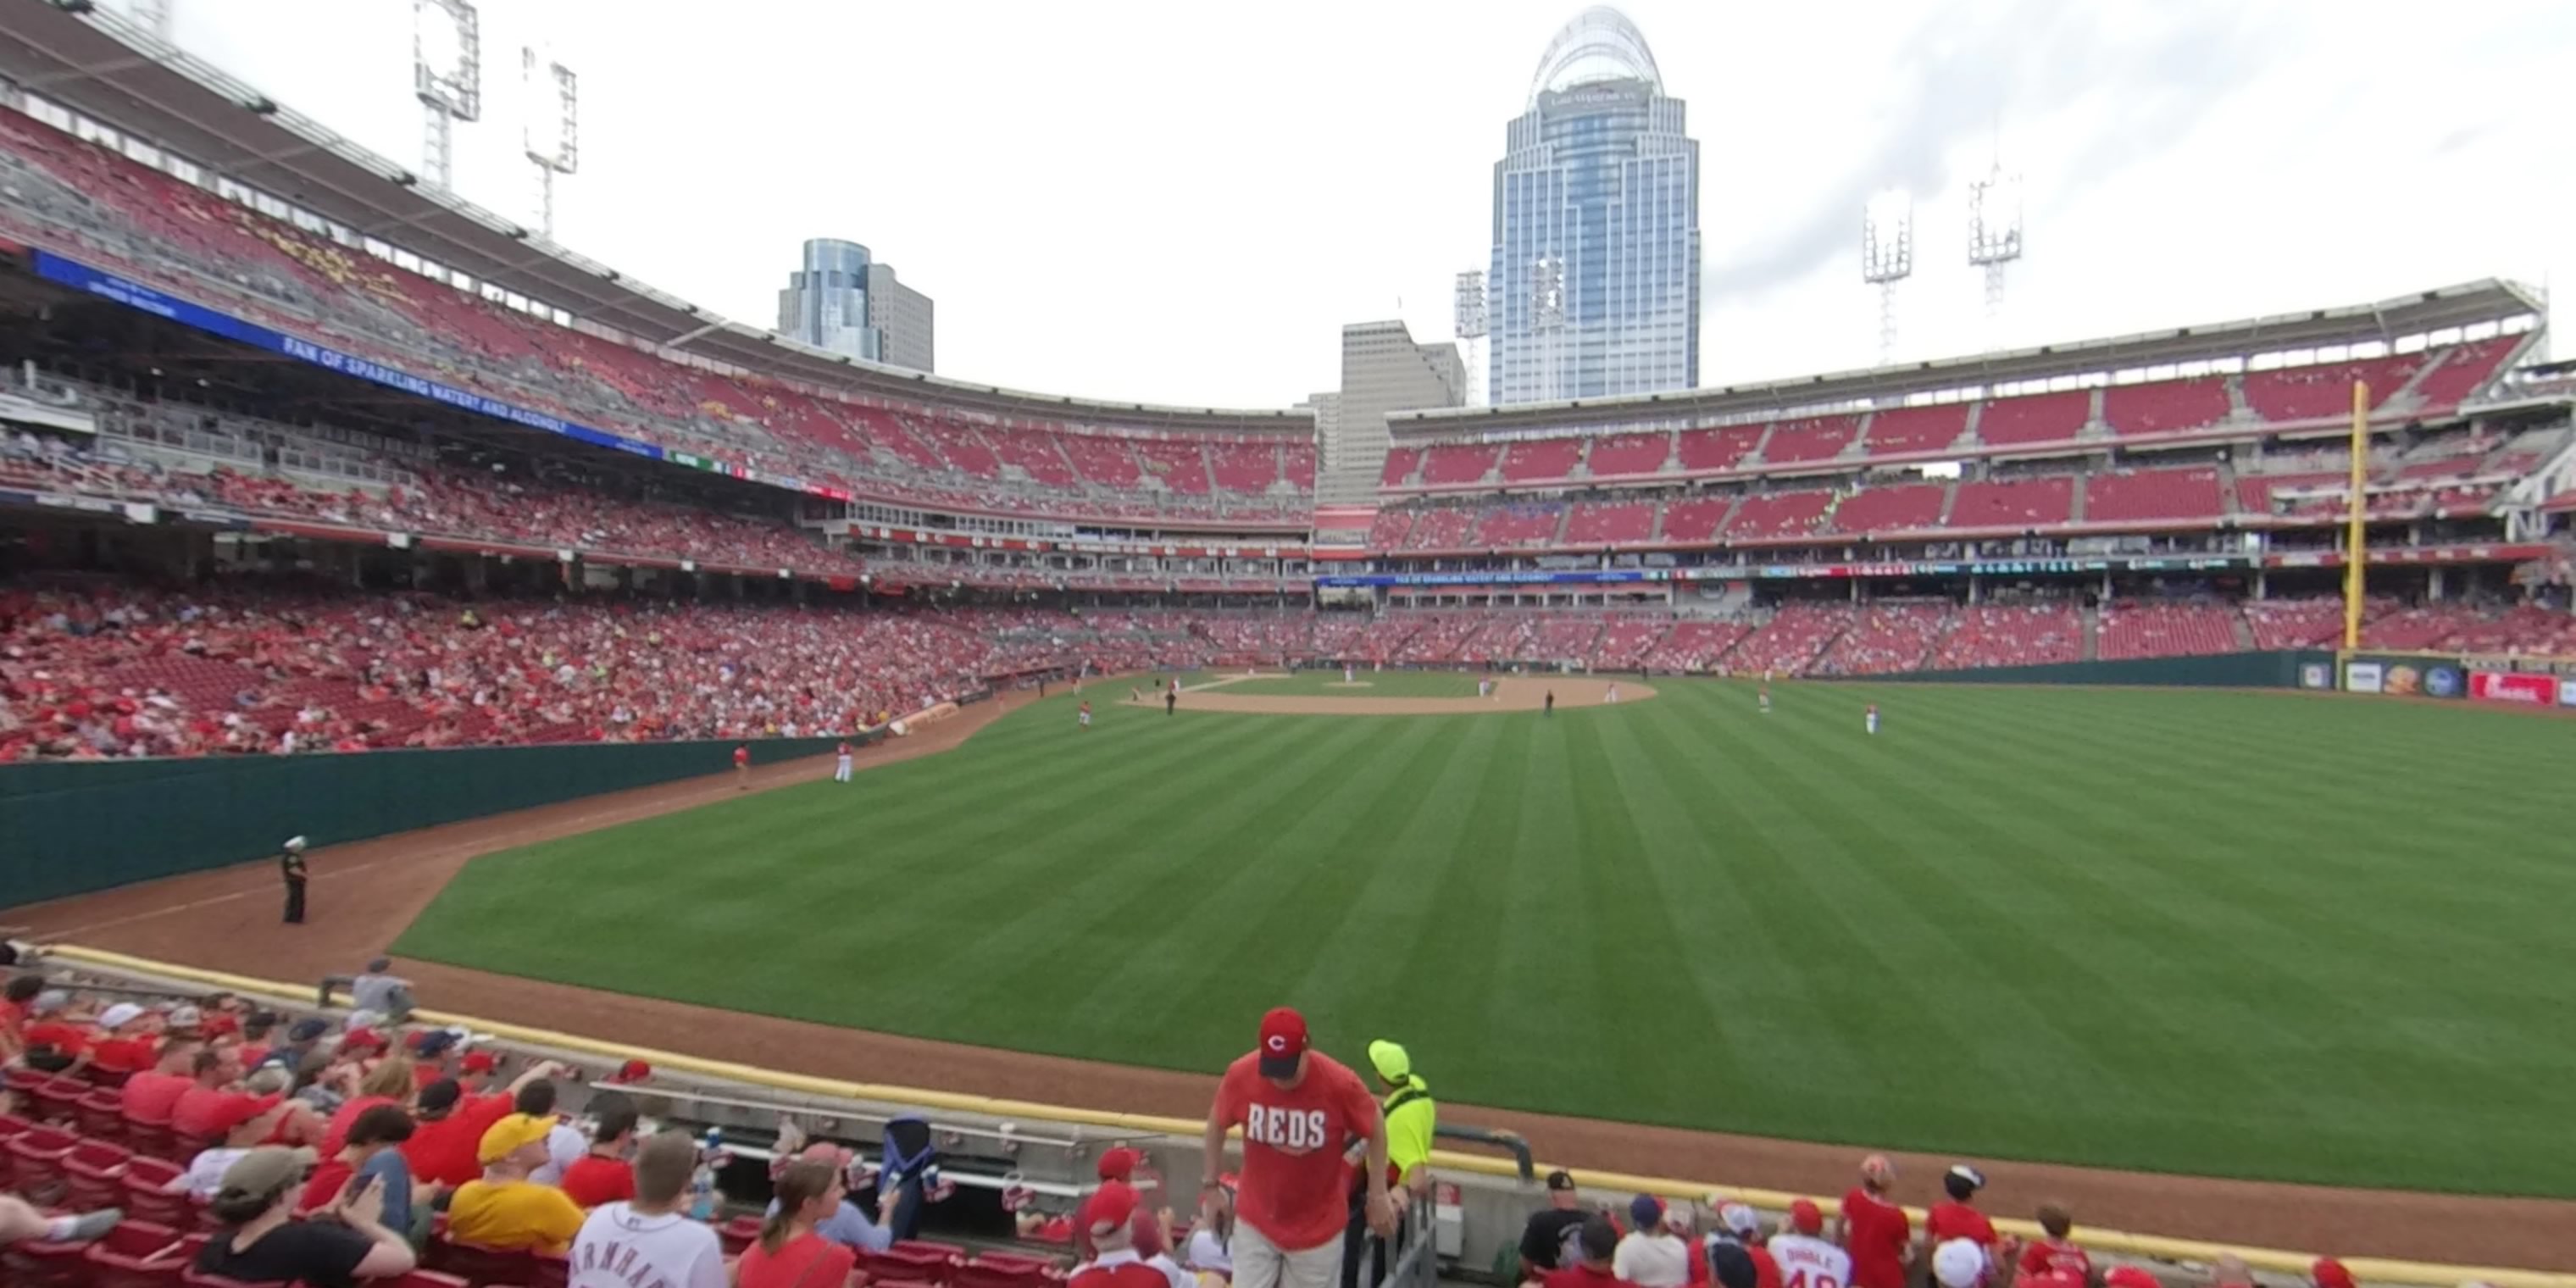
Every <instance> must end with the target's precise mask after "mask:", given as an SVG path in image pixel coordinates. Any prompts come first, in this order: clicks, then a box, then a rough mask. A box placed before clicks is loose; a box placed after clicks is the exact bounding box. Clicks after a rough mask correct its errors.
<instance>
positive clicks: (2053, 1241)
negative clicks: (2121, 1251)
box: [2021, 1203, 2093, 1284]
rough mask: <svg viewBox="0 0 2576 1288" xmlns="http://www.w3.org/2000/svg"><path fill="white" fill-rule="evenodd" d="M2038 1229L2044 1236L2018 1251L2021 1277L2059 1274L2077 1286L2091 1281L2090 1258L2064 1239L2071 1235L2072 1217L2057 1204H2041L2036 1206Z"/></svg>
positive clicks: (2091, 1261)
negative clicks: (2037, 1209)
mask: <svg viewBox="0 0 2576 1288" xmlns="http://www.w3.org/2000/svg"><path fill="white" fill-rule="evenodd" d="M2039 1228H2040V1232H2041V1234H2042V1235H2044V1236H2045V1237H2043V1238H2039V1239H2034V1240H2032V1241H2031V1242H2030V1245H2029V1246H2027V1247H2025V1248H2023V1249H2022V1250H2021V1274H2022V1278H2024V1279H2028V1278H2032V1277H2034V1276H2038V1275H2063V1276H2065V1277H2067V1278H2069V1279H2072V1280H2074V1281H2075V1282H2077V1283H2079V1284H2081V1283H2090V1282H2092V1279H2093V1258H2092V1257H2091V1256H2090V1255H2088V1254H2087V1253H2086V1252H2085V1251H2084V1249H2082V1248H2079V1247H2077V1246H2075V1241H2074V1240H2073V1239H2072V1238H2069V1237H2068V1236H2069V1235H2072V1234H2073V1233H2074V1232H2075V1218H2074V1216H2073V1215H2072V1214H2070V1213H2068V1212H2067V1210H2066V1209H2065V1208H2062V1207H2059V1206H2058V1205H2057V1204H2054V1203H2043V1204H2041V1205H2040V1206H2039Z"/></svg>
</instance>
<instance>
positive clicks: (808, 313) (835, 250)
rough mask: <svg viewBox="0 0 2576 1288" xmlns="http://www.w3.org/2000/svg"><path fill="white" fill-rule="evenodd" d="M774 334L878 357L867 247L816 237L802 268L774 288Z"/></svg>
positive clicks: (808, 246) (878, 339) (807, 248)
mask: <svg viewBox="0 0 2576 1288" xmlns="http://www.w3.org/2000/svg"><path fill="white" fill-rule="evenodd" d="M778 333H779V334H780V335H783V336H786V337H787V338H788V339H790V340H801V341H803V342H804V343H806V344H810V345H813V346H814V347H815V348H818V349H829V350H831V351H832V352H834V353H838V354H841V355H843V356H846V357H852V358H864V359H866V360H867V361H869V362H876V361H879V360H880V359H879V356H878V355H879V353H880V352H881V350H882V345H883V338H882V337H881V336H880V335H879V333H878V331H877V329H876V327H875V326H873V325H871V324H870V322H869V311H868V248H867V247H865V246H862V245H860V244H858V243H857V242H847V241H838V240H834V239H832V238H828V237H818V238H815V239H814V240H812V241H809V242H807V243H805V258H804V267H802V268H799V269H798V270H796V271H795V272H793V273H789V274H788V275H787V287H786V289H784V290H782V291H780V292H779V293H778Z"/></svg>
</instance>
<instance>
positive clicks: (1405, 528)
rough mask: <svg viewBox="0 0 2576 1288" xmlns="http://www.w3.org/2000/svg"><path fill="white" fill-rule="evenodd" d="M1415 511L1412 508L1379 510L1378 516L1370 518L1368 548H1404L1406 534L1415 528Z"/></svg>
mask: <svg viewBox="0 0 2576 1288" xmlns="http://www.w3.org/2000/svg"><path fill="white" fill-rule="evenodd" d="M1413 513H1414V512H1413V511H1411V510H1380V511H1378V512H1377V517H1376V518H1374V519H1371V520H1369V533H1368V548H1369V549H1371V550H1401V549H1403V548H1404V534H1405V533H1407V532H1410V531H1412V529H1413Z"/></svg>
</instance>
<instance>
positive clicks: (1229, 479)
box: [1207, 441, 1279, 496]
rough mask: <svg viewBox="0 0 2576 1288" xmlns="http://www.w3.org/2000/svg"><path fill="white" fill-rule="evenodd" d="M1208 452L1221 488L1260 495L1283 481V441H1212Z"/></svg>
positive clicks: (1219, 488)
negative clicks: (1280, 466)
mask: <svg viewBox="0 0 2576 1288" xmlns="http://www.w3.org/2000/svg"><path fill="white" fill-rule="evenodd" d="M1207 453H1208V466H1209V468H1210V469H1211V470H1212V471H1213V472H1214V473H1215V475H1216V486H1217V490H1218V491H1220V492H1235V493H1240V494H1242V495H1245V496H1257V495H1259V494H1261V493H1263V492H1267V491H1269V490H1270V489H1271V487H1272V485H1274V484H1276V483H1277V482H1278V481H1279V444H1277V443H1275V442H1269V441H1254V442H1247V443H1228V442H1211V443H1209V444H1208V445H1207Z"/></svg>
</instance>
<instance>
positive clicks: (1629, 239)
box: [1486, 7, 1699, 404]
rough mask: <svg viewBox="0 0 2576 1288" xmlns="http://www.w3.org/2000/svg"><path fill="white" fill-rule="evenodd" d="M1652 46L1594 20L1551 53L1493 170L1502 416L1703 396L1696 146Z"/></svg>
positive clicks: (1626, 25)
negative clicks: (1633, 398)
mask: <svg viewBox="0 0 2576 1288" xmlns="http://www.w3.org/2000/svg"><path fill="white" fill-rule="evenodd" d="M1683 117H1684V106H1683V104H1682V102H1681V100H1679V99H1674V98H1666V97H1665V96H1664V85H1663V77H1662V74H1661V73H1659V72H1658V71H1657V70H1656V68H1655V56H1654V54H1653V53H1652V52H1651V51H1649V50H1648V49H1647V48H1646V38H1645V36H1643V35H1642V34H1640V33H1639V32H1638V30H1637V28H1636V25H1635V24H1634V23H1631V22H1629V21H1628V19H1627V18H1626V16H1624V15H1622V14H1621V13H1619V11H1617V10H1615V9H1610V8H1606V7H1596V8H1591V9H1586V10H1584V11H1583V12H1582V13H1581V14H1579V15H1577V16H1576V17H1575V19H1574V21H1572V22H1570V23H1567V24H1566V26H1565V28H1564V30H1562V31H1560V32H1558V33H1557V35H1556V39H1555V40H1554V41H1552V42H1550V43H1549V45H1548V48H1547V53H1546V55H1545V56H1544V57H1542V58H1541V59H1540V60H1539V68H1538V75H1537V76H1535V77H1534V78H1532V80H1531V82H1530V95H1529V103H1528V106H1527V108H1526V109H1525V110H1524V111H1523V112H1522V114H1521V115H1520V116H1519V117H1518V118H1517V119H1515V120H1514V121H1513V122H1512V123H1511V127H1510V131H1509V134H1508V136H1507V137H1508V146H1507V150H1506V151H1505V152H1504V154H1503V159H1502V160H1501V161H1498V162H1496V163H1495V164H1494V239H1493V245H1494V253H1493V262H1492V265H1491V268H1490V275H1489V276H1488V277H1487V279H1486V281H1487V283H1488V285H1487V287H1486V289H1487V291H1488V292H1489V303H1488V309H1489V314H1490V316H1491V319H1492V320H1491V323H1490V325H1491V327H1492V335H1493V341H1492V347H1491V354H1490V357H1489V358H1488V360H1487V361H1488V366H1489V368H1490V370H1489V372H1488V374H1489V377H1490V380H1489V383H1488V385H1487V387H1488V388H1489V389H1491V390H1492V391H1493V393H1492V398H1493V401H1494V402H1495V403H1497V404H1502V403H1524V402H1555V401H1562V400H1565V399H1571V398H1600V397H1607V396H1611V395H1616V394H1636V393H1653V392H1658V391H1662V390H1670V389H1690V388H1694V387H1696V386H1697V385H1698V384H1699V144H1698V142H1697V141H1695V140H1693V139H1691V138H1690V137H1689V136H1688V135H1687V134H1686V133H1685V132H1684V120H1683Z"/></svg>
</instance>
